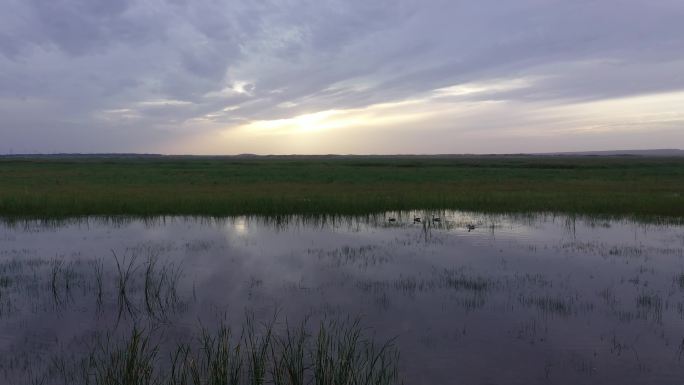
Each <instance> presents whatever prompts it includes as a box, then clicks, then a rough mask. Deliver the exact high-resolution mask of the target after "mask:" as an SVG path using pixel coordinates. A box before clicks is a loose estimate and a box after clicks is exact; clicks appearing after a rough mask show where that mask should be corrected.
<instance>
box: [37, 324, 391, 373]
mask: <svg viewBox="0 0 684 385" xmlns="http://www.w3.org/2000/svg"><path fill="white" fill-rule="evenodd" d="M275 322H276V320H275V319H274V320H273V321H271V322H269V323H266V324H263V325H256V324H255V321H254V319H253V318H251V316H249V315H248V316H247V318H246V321H245V322H244V324H243V328H242V332H240V333H238V334H237V335H235V334H234V333H233V332H232V331H231V329H230V327H229V326H227V325H226V324H225V323H221V324H219V326H218V328H216V330H210V329H208V328H204V327H202V330H201V332H200V335H199V336H198V339H197V341H193V342H190V343H184V342H180V341H171V342H170V346H167V347H166V350H167V351H169V354H168V355H164V354H160V353H161V352H162V351H163V350H164V348H163V347H162V346H160V341H159V340H160V337H159V334H160V333H158V332H155V331H153V330H151V329H146V330H142V329H139V328H138V327H137V326H134V327H133V329H132V330H131V332H130V333H129V334H128V335H123V336H122V337H123V338H121V337H119V338H114V337H112V334H113V333H107V334H105V335H102V336H99V337H97V338H96V339H95V344H94V347H93V348H92V349H91V351H90V352H89V353H88V354H82V355H84V357H78V356H73V357H69V356H66V355H63V356H61V357H58V358H56V359H54V360H53V368H52V373H54V374H57V376H56V377H55V376H53V377H52V378H48V376H47V374H45V375H43V378H40V376H38V377H37V379H36V380H35V381H34V383H44V384H46V385H50V384H56V383H60V384H62V383H64V384H72V385H264V384H274V385H352V384H354V385H394V384H400V383H402V382H401V380H400V376H399V371H398V365H399V351H398V349H397V348H396V347H395V346H394V340H393V339H391V340H388V341H386V342H384V343H380V342H378V341H376V340H375V338H374V336H372V335H369V334H368V333H367V329H365V328H363V327H362V326H361V324H360V323H359V321H358V320H351V319H347V320H332V321H322V322H321V323H320V324H319V326H318V330H315V329H314V330H313V331H312V332H310V331H309V328H308V324H307V322H306V320H305V321H303V322H302V323H300V324H299V326H294V327H291V326H289V325H287V324H286V325H285V327H284V330H282V331H280V330H275V326H276V323H275ZM278 332H279V333H278ZM74 358H75V359H74ZM55 380H56V381H55Z"/></svg>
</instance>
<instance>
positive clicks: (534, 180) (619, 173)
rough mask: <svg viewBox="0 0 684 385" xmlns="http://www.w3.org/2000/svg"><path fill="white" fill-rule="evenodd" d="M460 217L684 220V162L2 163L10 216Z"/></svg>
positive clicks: (0, 182)
mask: <svg viewBox="0 0 684 385" xmlns="http://www.w3.org/2000/svg"><path fill="white" fill-rule="evenodd" d="M409 209H461V210H473V211H482V212H501V213H503V212H559V213H571V214H589V215H627V216H635V217H639V216H644V217H646V216H652V217H656V216H657V217H671V218H672V217H675V218H676V217H684V158H666V157H660V158H657V157H652V158H649V157H569V156H567V157H566V156H559V157H550V156H519V157H501V156H496V157H494V156H492V157H438V156H430V157H427V156H426V157H416V156H410V157H332V156H331V157H148V158H145V157H119V158H102V157H94V158H84V157H73V158H69V157H55V158H50V157H47V158H44V157H41V158H0V216H3V217H42V218H56V217H70V216H84V215H105V216H106V215H134V216H153V215H211V216H224V215H243V214H260V215H282V214H365V213H372V212H382V211H389V210H409Z"/></svg>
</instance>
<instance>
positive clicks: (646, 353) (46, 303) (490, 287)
mask: <svg viewBox="0 0 684 385" xmlns="http://www.w3.org/2000/svg"><path fill="white" fill-rule="evenodd" d="M416 216H420V217H421V218H423V221H422V223H414V220H413V218H414V217H416ZM433 216H439V218H440V221H439V222H436V221H432V220H429V218H432V217H433ZM388 218H396V219H397V221H396V222H389V221H388ZM426 218H427V219H428V220H427V221H426V220H425V219H426ZM468 225H474V226H475V228H474V229H469V228H468V227H467V226H468ZM150 260H152V261H156V262H155V263H154V265H153V266H154V267H155V268H156V270H155V271H156V272H157V273H156V274H157V276H158V277H160V276H162V274H166V275H165V277H167V278H168V277H171V278H168V279H167V280H166V284H163V285H162V284H160V288H162V286H163V288H162V289H161V293H162V294H161V295H160V296H159V298H161V299H159V300H158V301H156V302H155V301H151V302H150V301H149V300H148V301H146V299H145V293H146V288H145V286H144V285H145V280H144V275H145V272H146V267H149V266H150V264H149V263H150ZM117 262H118V263H119V267H120V268H121V269H122V271H124V272H125V271H127V269H128V271H129V272H130V280H129V281H128V287H129V290H130V294H128V297H127V298H126V301H124V302H123V303H122V301H121V298H120V297H119V296H117V288H118V286H117V285H118V282H119V281H118V279H119V278H120V276H121V274H120V272H119V269H117ZM160 282H161V281H160ZM245 309H249V310H250V311H253V312H254V313H255V314H256V316H257V317H259V318H261V319H268V318H269V317H272V315H273V313H274V312H275V311H276V309H278V311H279V315H280V319H288V320H294V321H296V320H299V319H301V318H302V317H304V316H305V315H308V316H310V317H312V318H314V319H319V318H322V317H346V316H349V315H351V316H354V317H355V316H360V317H361V320H362V323H363V325H364V326H368V327H370V328H371V330H374V332H375V333H376V335H377V337H378V338H383V339H386V338H391V337H397V340H396V344H397V346H398V348H399V350H400V352H401V362H400V367H401V373H402V376H403V378H405V380H406V383H407V384H546V383H552V384H597V383H600V384H632V383H633V384H637V383H638V384H681V383H683V382H684V227H683V226H678V225H653V224H640V223H635V222H632V221H628V220H603V219H591V218H571V217H566V216H552V215H527V216H504V215H481V214H474V213H463V212H440V213H424V212H404V213H387V214H385V215H376V216H368V217H363V218H305V217H285V218H276V219H274V218H247V217H238V218H230V219H220V220H219V219H208V218H157V219H154V220H135V219H131V220H118V221H112V220H103V219H96V218H92V219H82V220H74V221H71V222H69V223H59V224H55V223H45V222H40V221H31V222H24V223H20V224H17V223H15V224H5V225H0V383H8V384H10V383H12V384H14V383H23V382H27V381H28V380H29V379H30V378H31V377H32V376H39V375H40V373H43V372H46V371H48V370H49V369H48V367H49V366H50V365H51V363H53V362H54V357H57V356H62V357H63V356H64V355H65V354H68V355H73V356H77V355H78V354H79V353H80V352H81V351H84V350H85V346H86V345H87V344H88V341H89V338H91V336H92V335H93V334H94V332H98V331H112V330H117V329H118V328H123V326H122V325H128V324H131V323H142V322H145V323H146V324H148V325H151V324H155V325H156V326H155V327H164V328H166V329H167V330H166V332H165V338H166V339H167V340H173V339H178V338H183V337H184V336H187V335H190V334H192V333H193V332H194V331H195V330H196V328H197V325H198V322H199V321H198V320H201V322H202V323H203V324H206V323H209V322H211V320H216V319H218V318H221V317H228V318H230V319H231V320H238V321H239V320H240V319H241V318H242V316H243V314H244V312H245ZM159 325H162V326H159ZM57 383H59V382H57Z"/></svg>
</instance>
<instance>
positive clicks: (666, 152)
mask: <svg viewBox="0 0 684 385" xmlns="http://www.w3.org/2000/svg"><path fill="white" fill-rule="evenodd" d="M531 155H575V156H577V155H580V156H620V155H623V156H624V155H628V156H684V150H678V149H655V150H612V151H577V152H550V153H539V154H531Z"/></svg>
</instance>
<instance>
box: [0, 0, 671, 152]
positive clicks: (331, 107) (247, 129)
mask: <svg viewBox="0 0 684 385" xmlns="http://www.w3.org/2000/svg"><path fill="white" fill-rule="evenodd" d="M682 20H684V2H682V1H681V0H660V1H643V0H573V1H568V0H516V1H501V0H479V1H458V0H448V1H446V0H445V1H441V0H404V1H389V0H373V1H369V0H363V1H361V0H345V1H342V0H339V1H335V0H310V1H309V0H282V1H275V0H271V1H268V0H262V1H259V0H233V1H220V0H187V1H186V0H167V1H163V0H145V1H134V0H0V153H8V152H15V153H18V152H161V153H211V154H235V153H247V152H254V153H437V152H438V153H463V152H526V151H529V152H539V151H572V150H592V149H615V148H622V149H625V148H673V147H675V148H676V147H678V148H682V147H684V22H682Z"/></svg>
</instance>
